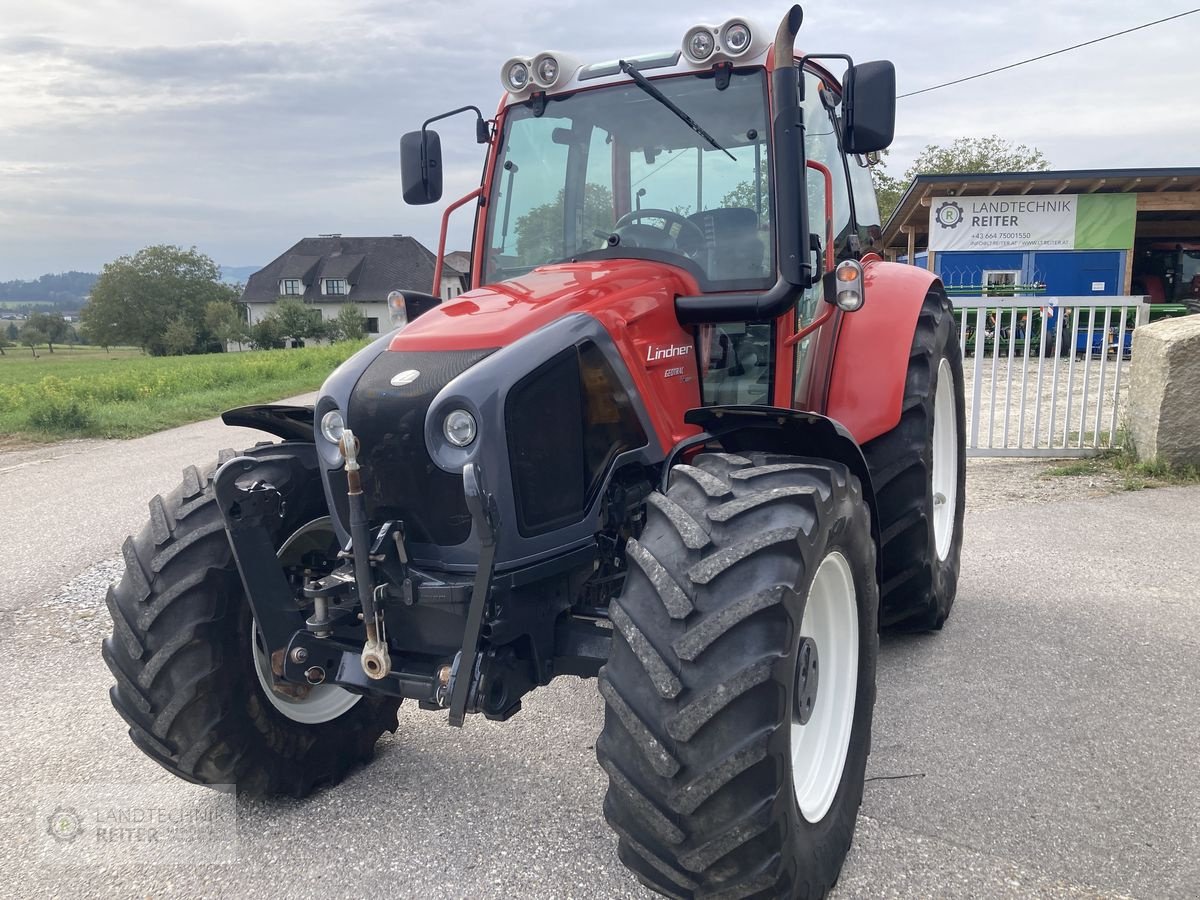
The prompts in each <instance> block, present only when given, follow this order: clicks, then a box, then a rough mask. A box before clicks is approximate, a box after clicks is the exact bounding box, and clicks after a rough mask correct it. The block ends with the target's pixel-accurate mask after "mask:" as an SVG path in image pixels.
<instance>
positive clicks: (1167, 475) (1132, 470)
mask: <svg viewBox="0 0 1200 900" xmlns="http://www.w3.org/2000/svg"><path fill="white" fill-rule="evenodd" d="M1043 475H1044V476H1045V477H1048V478H1077V477H1080V476H1088V477H1095V476H1102V477H1112V478H1115V479H1117V480H1118V482H1119V484H1120V486H1121V487H1122V488H1123V489H1124V490H1127V491H1141V490H1145V489H1146V488H1153V487H1166V486H1168V485H1191V484H1200V469H1198V468H1196V467H1195V466H1186V467H1183V468H1172V467H1171V466H1168V465H1167V464H1166V463H1159V462H1154V463H1147V462H1139V461H1138V459H1137V457H1135V456H1134V455H1133V454H1132V453H1130V452H1128V451H1125V450H1113V451H1111V452H1108V453H1104V454H1102V455H1100V456H1093V457H1090V458H1088V459H1080V460H1075V461H1074V462H1069V463H1064V464H1063V465H1060V466H1052V467H1051V468H1049V469H1047V470H1046V471H1045V472H1044V473H1043Z"/></svg>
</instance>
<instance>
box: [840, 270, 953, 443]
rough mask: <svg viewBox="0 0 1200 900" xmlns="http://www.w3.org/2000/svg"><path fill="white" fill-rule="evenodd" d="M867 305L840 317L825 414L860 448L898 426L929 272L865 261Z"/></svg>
mask: <svg viewBox="0 0 1200 900" xmlns="http://www.w3.org/2000/svg"><path fill="white" fill-rule="evenodd" d="M863 262H864V265H863V283H864V287H865V289H866V303H864V304H863V307H862V309H860V310H858V311H857V312H853V313H849V314H847V315H844V316H842V321H841V330H840V331H839V333H838V341H837V351H836V352H835V353H834V356H833V371H832V373H831V375H830V379H829V397H828V400H827V402H826V405H825V414H826V415H827V416H829V417H830V418H832V419H836V420H837V421H839V422H841V423H842V424H843V425H845V426H846V428H848V429H849V430H850V433H851V434H852V435H854V439H855V440H856V441H858V443H859V444H860V445H861V444H865V443H866V442H867V441H869V440H871V439H872V438H876V437H879V435H881V434H883V433H884V432H886V431H890V430H891V429H893V428H895V427H896V425H897V424H898V423H899V422H900V412H901V409H900V407H901V404H902V403H903V400H904V380H905V375H906V373H907V372H908V355H909V351H910V350H911V349H912V338H913V333H914V332H915V330H916V327H917V316H918V315H920V312H921V304H922V303H924V302H925V295H926V293H928V292H929V288H930V286H932V285H933V283H934V282H935V281H936V280H937V276H935V275H934V274H933V273H932V272H928V271H926V270H925V269H921V268H918V267H917V266H908V265H902V264H900V263H889V262H883V261H882V260H881V259H880V258H879V257H878V256H875V255H874V254H870V255H868V256H867V257H865V258H864V261H863Z"/></svg>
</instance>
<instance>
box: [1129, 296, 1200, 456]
mask: <svg viewBox="0 0 1200 900" xmlns="http://www.w3.org/2000/svg"><path fill="white" fill-rule="evenodd" d="M1131 362H1132V369H1133V371H1132V373H1131V375H1130V384H1129V429H1130V436H1131V437H1132V439H1133V445H1134V448H1135V450H1136V451H1137V455H1138V458H1139V459H1142V460H1145V461H1151V460H1159V461H1161V462H1165V463H1168V464H1170V465H1172V466H1186V465H1192V466H1200V315H1193V316H1181V317H1179V318H1175V319H1163V320H1161V321H1158V322H1155V323H1153V324H1152V325H1143V326H1142V327H1141V328H1138V329H1137V330H1136V331H1135V332H1134V333H1133V359H1132V361H1131Z"/></svg>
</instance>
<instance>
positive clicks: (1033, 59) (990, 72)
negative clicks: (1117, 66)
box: [896, 7, 1200, 100]
mask: <svg viewBox="0 0 1200 900" xmlns="http://www.w3.org/2000/svg"><path fill="white" fill-rule="evenodd" d="M1198 12H1200V7H1197V8H1196V9H1189V10H1188V11H1187V12H1181V13H1176V14H1175V15H1173V16H1167V17H1166V18H1165V19H1156V20H1155V21H1153V22H1147V23H1145V24H1144V25H1135V26H1134V27H1133V28H1126V29H1125V30H1124V31H1114V32H1113V33H1112V34H1106V35H1104V37H1098V38H1092V40H1090V41H1084V42H1083V43H1082V44H1072V45H1071V46H1070V47H1063V48H1062V49H1061V50H1053V51H1051V52H1050V53H1043V54H1042V55H1041V56H1031V57H1030V58H1029V59H1023V60H1021V61H1020V62H1015V63H1009V64H1008V65H1007V66H1000V67H999V68H996V69H988V70H987V71H986V72H980V73H979V74H978V75H968V76H966V77H965V78H956V79H955V80H954V81H947V82H944V83H943V84H935V85H934V86H933V87H927V88H921V90H919V91H910V92H909V93H907V94H900V95H898V96H897V97H896V99H897V100H903V99H904V98H905V97H915V96H917V94H928V93H929V92H930V91H936V90H940V89H941V88H944V87H950V86H951V85H954V84H962V83H963V82H964V81H974V80H975V79H976V78H983V77H984V76H985V75H995V74H996V73H997V72H1003V71H1005V70H1007V69H1015V68H1017V66H1024V65H1028V64H1029V63H1032V62H1037V61H1038V60H1040V59H1048V58H1049V57H1051V56H1058V55H1059V54H1060V53H1067V52H1069V51H1071V50H1078V49H1079V48H1080V47H1088V46H1090V45H1092V44H1099V43H1100V42H1101V41H1107V40H1110V39H1112V38H1115V37H1120V36H1121V35H1123V34H1131V33H1132V32H1134V31H1141V30H1142V29H1143V28H1151V27H1153V26H1154V25H1161V24H1162V23H1163V22H1170V21H1172V20H1173V19H1182V18H1183V17H1184V16H1190V15H1192V14H1194V13H1198Z"/></svg>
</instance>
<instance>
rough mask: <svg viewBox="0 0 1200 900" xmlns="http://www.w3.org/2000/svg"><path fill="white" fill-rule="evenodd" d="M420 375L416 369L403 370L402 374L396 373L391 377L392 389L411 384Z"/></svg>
mask: <svg viewBox="0 0 1200 900" xmlns="http://www.w3.org/2000/svg"><path fill="white" fill-rule="evenodd" d="M420 377H421V373H420V372H419V371H418V370H417V369H405V370H404V371H403V372H397V373H396V374H395V375H393V376H392V387H404V386H405V385H406V384H412V383H413V382H414V381H416V380H417V379H418V378H420Z"/></svg>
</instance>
